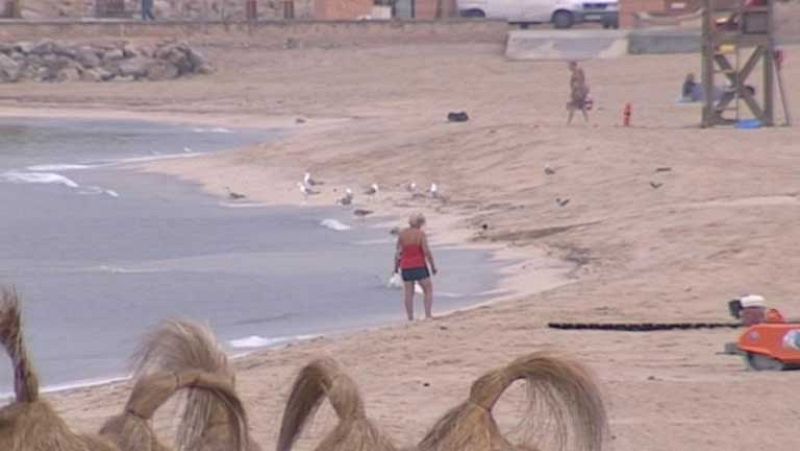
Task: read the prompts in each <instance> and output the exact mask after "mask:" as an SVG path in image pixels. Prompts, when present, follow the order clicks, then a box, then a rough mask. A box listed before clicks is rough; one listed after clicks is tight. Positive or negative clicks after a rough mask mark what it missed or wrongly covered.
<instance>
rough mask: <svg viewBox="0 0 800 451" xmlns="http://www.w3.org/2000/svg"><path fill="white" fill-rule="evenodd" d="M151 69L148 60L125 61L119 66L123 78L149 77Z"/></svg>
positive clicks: (132, 59) (131, 59)
mask: <svg viewBox="0 0 800 451" xmlns="http://www.w3.org/2000/svg"><path fill="white" fill-rule="evenodd" d="M149 67H150V60H149V59H147V58H141V57H138V56H137V57H135V58H130V59H126V60H123V61H122V62H121V63H120V64H119V73H120V75H122V76H123V77H134V78H137V79H138V78H142V77H145V76H147V70H148V69H149Z"/></svg>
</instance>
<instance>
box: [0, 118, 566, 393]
mask: <svg viewBox="0 0 800 451" xmlns="http://www.w3.org/2000/svg"><path fill="white" fill-rule="evenodd" d="M106 113H108V114H106ZM112 113H113V114H112ZM4 117H8V118H33V119H42V120H47V119H61V120H69V119H76V118H78V119H84V120H88V119H102V120H108V121H118V120H135V121H142V122H143V123H152V124H163V122H157V121H156V119H154V118H152V117H150V116H148V114H147V113H138V112H136V113H133V112H124V113H120V112H110V111H109V112H105V111H103V110H95V109H93V110H91V111H84V110H72V109H64V110H58V111H56V112H55V114H52V115H47V114H36V115H34V114H26V111H24V110H22V109H17V110H11V111H9V110H5V111H0V118H4ZM159 118H161V119H163V120H166V121H168V122H169V123H170V124H172V125H205V126H221V125H222V124H220V123H217V122H213V121H211V120H208V118H198V117H196V116H183V115H179V114H169V115H163V116H159ZM255 122H256V120H255V119H252V120H250V121H245V123H248V124H254V123H255ZM273 123H278V122H273ZM237 124H241V122H238V123H237ZM231 125H233V123H231ZM283 130H284V129H278V132H280V131H283ZM278 141H280V138H278ZM274 143H275V140H269V141H266V142H264V143H261V144H260V145H272V144H274ZM249 147H252V146H249ZM242 149H243V148H238V149H237V148H234V149H223V150H217V151H212V152H208V153H199V154H192V155H185V154H181V153H175V154H163V155H160V156H158V157H153V158H152V159H151V158H146V159H144V161H137V160H138V159H137V158H130V159H129V160H130V161H126V160H121V161H119V162H117V163H113V164H109V165H110V166H113V167H114V168H116V169H122V170H127V171H133V172H144V173H155V174H161V175H166V176H168V177H173V178H175V179H176V180H178V181H180V182H188V183H191V184H193V185H196V186H199V187H201V188H199V189H200V190H201V191H202V192H204V193H206V194H210V195H212V196H214V197H216V198H218V199H219V200H224V199H225V196H224V195H223V193H221V192H216V191H213V190H207V189H203V188H202V186H204V182H205V181H206V179H204V178H194V177H186V176H185V174H181V173H177V174H176V173H175V172H173V171H161V170H160V169H159V168H160V165H161V164H162V163H166V164H169V163H176V162H177V161H182V160H198V161H200V162H201V163H202V162H203V160H206V159H215V158H234V157H235V154H236V153H237V152H241V151H242ZM188 157H191V158H188ZM95 169H98V170H101V169H102V168H100V167H98V168H95ZM220 172H224V170H221V171H220ZM326 188H328V189H333V190H334V191H337V189H338V190H339V191H341V190H342V189H343V187H342V186H338V187H336V188H334V186H332V185H326ZM273 200H274V199H270V198H269V197H258V198H255V199H248V201H249V202H253V201H254V202H255V204H254V205H259V206H263V207H285V208H291V209H302V208H304V207H307V206H311V207H315V208H316V207H325V208H333V206H332V205H325V204H324V203H323V202H315V203H313V204H306V203H305V202H303V203H300V202H282V203H277V202H272V201H273ZM370 205H375V206H377V208H384V207H386V208H387V210H391V212H381V217H380V219H379V220H378V221H376V222H372V223H371V224H369V225H368V227H370V228H376V229H382V228H389V227H390V224H396V223H398V222H402V220H401V219H400V218H401V217H402V213H400V212H399V211H402V209H401V210H399V211H398V210H396V209H392V206H391V205H388V206H387V205H386V204H385V203H384V202H382V201H377V202H375V204H370ZM298 211H300V210H298ZM463 219H464V218H461V217H458V216H455V215H450V216H446V215H445V216H441V217H439V220H442V221H443V222H444V223H445V224H447V227H446V228H449V227H454V226H455V225H456V224H457V223H458V222H459V221H462V220H463ZM457 230H458V232H461V233H445V234H437V235H434V236H432V242H433V243H434V246H435V248H436V247H438V248H440V249H455V250H459V249H460V250H471V251H482V252H487V253H488V254H489V256H490V260H489V261H490V262H493V263H496V264H499V265H500V267H499V268H497V269H496V270H493V273H494V277H495V280H496V282H495V284H494V285H495V286H494V287H493V288H491V289H489V290H487V291H484V292H480V293H473V295H474V296H478V297H480V298H484V299H483V300H477V299H476V300H475V301H474V302H472V303H470V305H467V306H462V307H456V308H449V309H446V310H441V311H439V312H436V316H437V319H441V318H446V317H449V316H451V315H455V314H460V313H464V312H469V311H473V310H477V309H481V308H484V307H487V306H490V305H494V304H497V303H502V302H505V301H509V300H513V299H515V298H518V297H520V296H524V295H531V294H534V293H541V292H545V291H548V290H552V289H556V288H558V287H561V286H563V285H565V284H568V283H571V282H572V280H569V279H568V278H566V277H565V274H567V273H569V272H570V271H571V270H573V269H574V266H568V265H566V263H567V262H564V261H559V260H555V259H550V258H546V257H542V256H540V255H536V256H532V255H530V252H525V250H521V249H517V250H515V249H512V248H510V247H508V246H503V245H499V244H490V243H476V242H474V241H469V240H468V239H466V238H465V237H467V236H468V235H467V234H465V233H464V231H463V230H460V229H457ZM526 250H527V251H530V249H526ZM532 264H533V265H536V266H537V267H542V268H547V270H548V278H547V281H546V282H544V284H543V285H537V287H536V288H535V289H531V288H530V287H529V286H525V284H522V283H520V282H519V281H517V280H516V279H517V278H519V277H520V275H521V274H520V271H519V268H520V267H527V266H528V265H532ZM528 285H529V284H528ZM398 293H399V291H398ZM398 299H399V294H398ZM398 305H399V301H398ZM434 305H436V304H434ZM399 311H400V310H398V312H399ZM400 317H401V315H399V316H398V318H400ZM416 322H419V320H417V321H415V322H414V323H416ZM407 324H413V323H407V322H406V321H405V320H402V319H397V320H386V321H381V322H380V324H376V325H372V326H367V327H363V326H353V327H345V328H341V329H337V330H335V331H333V332H325V333H322V332H317V333H315V336H314V337H313V338H312V339H316V338H325V339H327V340H336V339H341V338H342V337H350V336H359V335H364V334H369V333H371V332H375V331H376V330H381V329H386V328H394V327H399V326H404V325H407ZM270 338H272V337H270ZM305 341H308V338H303V336H298V337H297V338H296V339H290V340H287V341H285V342H284V341H281V342H279V343H276V344H274V345H266V346H258V347H253V348H252V349H244V350H243V349H238V348H235V347H233V346H231V344H230V343H227V342H226V348H227V349H228V350H229V356H230V357H231V358H232V360H235V361H237V362H240V363H243V364H246V361H247V359H248V358H253V357H254V356H257V355H258V354H261V353H264V352H274V351H276V350H280V349H282V348H284V347H290V346H294V345H297V344H299V343H302V342H305ZM129 378H130V376H129V375H128V376H125V375H109V376H107V377H106V376H100V377H96V378H86V379H78V380H75V381H67V382H61V383H56V384H53V385H47V386H44V387H43V392H45V393H49V394H54V395H57V396H70V395H71V394H72V393H76V392H84V391H86V390H90V389H92V388H95V387H99V386H105V385H109V386H120V385H122V386H124V385H125V384H126V383H127V382H128V381H129Z"/></svg>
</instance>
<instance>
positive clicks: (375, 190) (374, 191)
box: [364, 183, 380, 196]
mask: <svg viewBox="0 0 800 451" xmlns="http://www.w3.org/2000/svg"><path fill="white" fill-rule="evenodd" d="M379 192H380V189H378V184H377V183H373V184H372V185H371V186H370V187H369V188H367V189H366V190H364V194H366V195H367V196H374V195H376V194H378V193H379Z"/></svg>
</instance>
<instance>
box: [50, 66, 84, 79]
mask: <svg viewBox="0 0 800 451" xmlns="http://www.w3.org/2000/svg"><path fill="white" fill-rule="evenodd" d="M80 79H81V72H80V70H78V68H77V67H75V66H67V67H65V68H63V69H61V70H60V71H58V73H56V77H55V81H61V82H63V81H78V80H80Z"/></svg>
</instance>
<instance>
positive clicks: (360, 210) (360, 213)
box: [353, 208, 373, 218]
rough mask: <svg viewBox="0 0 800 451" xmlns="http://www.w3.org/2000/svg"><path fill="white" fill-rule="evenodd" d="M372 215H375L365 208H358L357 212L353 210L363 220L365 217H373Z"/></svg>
mask: <svg viewBox="0 0 800 451" xmlns="http://www.w3.org/2000/svg"><path fill="white" fill-rule="evenodd" d="M372 213H373V211H372V210H366V209H364V208H356V209H355V210H353V214H354V215H356V216H358V217H359V218H363V217H365V216H367V215H371V214H372Z"/></svg>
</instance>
